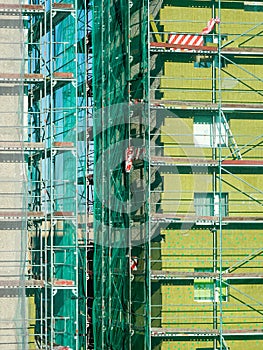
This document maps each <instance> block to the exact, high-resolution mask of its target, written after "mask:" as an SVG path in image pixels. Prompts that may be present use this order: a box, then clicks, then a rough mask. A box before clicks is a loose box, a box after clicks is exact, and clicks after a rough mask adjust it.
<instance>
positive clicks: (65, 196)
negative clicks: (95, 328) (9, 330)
mask: <svg viewBox="0 0 263 350" xmlns="http://www.w3.org/2000/svg"><path fill="white" fill-rule="evenodd" d="M0 12H1V15H6V16H10V17H12V16H13V17H14V16H18V17H19V19H20V23H21V24H22V25H21V27H20V31H21V33H22V34H21V40H20V42H19V45H20V47H21V48H22V50H21V51H22V56H23V58H22V59H21V62H22V63H21V67H20V69H19V70H18V71H17V73H13V72H12V73H9V72H8V73H6V72H5V73H1V74H0V81H1V83H3V84H17V83H19V84H20V85H21V88H20V91H19V98H20V104H19V105H20V106H23V109H22V110H21V111H19V113H20V114H19V115H20V119H21V120H20V124H18V123H17V124H16V126H15V127H16V128H17V129H18V131H19V135H20V138H19V139H17V140H16V139H11V141H12V142H11V141H9V142H1V151H3V152H9V153H10V154H12V155H13V156H15V154H16V153H18V152H20V153H21V156H20V158H21V162H22V163H23V165H24V177H23V178H22V180H23V181H22V180H21V176H20V182H22V185H23V192H22V193H21V198H22V201H24V203H22V204H23V205H21V206H20V207H19V208H18V206H15V207H14V208H11V207H9V208H8V210H5V211H4V210H1V216H2V217H3V218H4V220H7V221H8V222H13V223H14V224H15V223H16V222H20V224H19V226H20V228H19V232H21V234H20V233H19V242H20V244H21V246H22V248H20V247H19V246H17V250H18V251H19V252H20V254H21V259H20V260H17V261H16V263H17V264H18V266H19V273H17V274H16V276H15V278H16V279H14V278H11V279H10V278H8V279H7V280H6V281H4V287H5V288H6V290H10V289H13V290H18V291H20V290H22V291H23V298H22V301H21V302H20V303H19V304H18V305H19V307H23V311H22V312H20V319H21V320H22V321H21V322H23V327H17V329H16V330H15V331H14V333H15V334H14V338H15V340H14V342H13V343H12V345H9V347H7V346H8V345H7V343H8V341H6V344H5V349H9V348H10V349H23V350H24V349H50V350H56V349H62V348H63V349H68V350H69V349H74V350H77V349H86V348H87V338H86V335H87V334H86V333H87V293H88V291H87V269H88V266H87V255H88V249H89V247H90V231H89V229H88V225H87V222H88V221H89V213H88V212H87V206H88V191H87V186H86V185H87V82H86V76H87V72H86V63H87V45H86V33H87V11H86V2H85V1H75V0H72V1H59V2H54V1H29V2H17V3H12V4H9V3H5V4H0ZM13 44H14V43H13V42H12V39H11V44H10V42H9V45H13ZM9 60H10V61H11V60H12V57H9ZM21 108H22V107H21ZM11 127H12V126H10V127H9V129H10V128H11ZM9 129H7V130H8V132H10V131H9ZM10 130H11V129H10ZM11 133H12V132H11ZM17 181H18V182H19V176H18V180H17ZM9 187H10V185H9ZM21 188H22V187H21ZM10 194H11V193H10ZM11 195H13V196H15V194H11ZM15 198H16V197H15ZM19 201H20V199H19ZM19 242H18V244H19ZM4 259H5V258H4ZM2 284H3V283H1V286H2ZM19 293H20V292H19ZM7 294H8V293H7ZM21 303H23V306H20V304H21ZM25 310H28V311H25ZM17 322H20V321H19V319H18V321H17ZM18 332H20V333H21V334H20V337H21V339H22V342H21V341H19V340H18V336H17V335H16V333H18ZM7 337H8V336H7Z"/></svg>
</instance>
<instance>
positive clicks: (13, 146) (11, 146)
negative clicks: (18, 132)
mask: <svg viewBox="0 0 263 350" xmlns="http://www.w3.org/2000/svg"><path fill="white" fill-rule="evenodd" d="M43 149H44V143H42V142H23V141H17V142H16V141H14V142H5V141H1V142H0V151H3V150H4V151H13V150H26V151H34V150H43Z"/></svg>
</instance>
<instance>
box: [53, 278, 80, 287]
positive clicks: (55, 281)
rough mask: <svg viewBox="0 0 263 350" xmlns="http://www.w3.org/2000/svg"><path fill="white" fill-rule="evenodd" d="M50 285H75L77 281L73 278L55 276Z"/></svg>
mask: <svg viewBox="0 0 263 350" xmlns="http://www.w3.org/2000/svg"><path fill="white" fill-rule="evenodd" d="M49 285H50V286H53V287H74V286H75V282H74V281H72V280H65V279H56V278H54V279H53V280H52V281H50V282H49Z"/></svg>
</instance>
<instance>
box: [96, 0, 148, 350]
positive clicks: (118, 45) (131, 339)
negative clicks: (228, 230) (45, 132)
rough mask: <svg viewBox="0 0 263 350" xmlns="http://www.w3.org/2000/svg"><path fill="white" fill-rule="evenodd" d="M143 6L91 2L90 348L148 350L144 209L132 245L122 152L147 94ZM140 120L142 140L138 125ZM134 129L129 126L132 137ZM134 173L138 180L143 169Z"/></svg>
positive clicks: (128, 185) (120, 1) (129, 196)
mask: <svg viewBox="0 0 263 350" xmlns="http://www.w3.org/2000/svg"><path fill="white" fill-rule="evenodd" d="M146 8H147V6H146V2H142V3H140V4H136V5H135V4H133V6H131V3H128V2H127V1H124V0H118V1H112V0H107V1H99V0H95V1H94V2H93V15H92V16H93V17H92V21H93V29H92V34H93V38H92V43H93V46H92V51H93V104H94V112H93V123H94V162H95V164H94V244H95V252H94V303H93V330H94V342H95V349H98V350H99V349H116V350H120V349H129V348H131V347H134V346H135V347H137V346H139V348H140V349H146V348H147V349H148V347H147V346H148V343H147V342H148V340H147V338H148V329H147V327H148V315H149V301H148V292H147V286H148V275H147V271H148V267H147V266H146V264H145V263H144V261H146V260H147V259H146V258H145V257H146V255H147V254H148V249H147V242H146V240H147V232H146V231H147V230H146V227H147V225H146V220H147V215H146V211H147V209H146V207H147V205H146V204H145V202H144V203H143V204H142V208H141V210H142V211H143V214H142V215H141V217H142V223H141V227H143V228H144V232H143V233H142V235H143V239H142V241H141V242H140V244H138V246H137V247H136V248H134V247H133V243H132V232H133V227H134V225H137V226H138V227H139V226H140V224H139V223H138V222H137V223H136V224H134V225H133V223H135V213H133V209H132V207H133V205H134V204H133V202H132V193H131V185H132V175H131V174H129V173H128V172H125V151H126V149H127V147H128V146H129V142H130V140H131V138H134V136H133V131H132V126H131V116H132V115H133V110H132V104H133V102H132V100H135V99H140V100H146V95H147V93H146V91H147V54H146V50H147V45H146V38H147V35H146V34H147V12H146ZM145 109H147V108H145ZM142 110H143V108H142ZM141 114H142V112H141ZM140 117H141V119H140V120H141V124H144V125H143V126H142V129H143V130H144V131H143V132H142V134H143V136H142V139H143V140H144V143H145V142H146V141H145V140H146V128H145V120H144V121H143V122H142V118H143V117H142V115H141V116H140ZM140 126H141V125H140ZM140 126H139V125H138V122H137V125H136V127H135V128H134V130H135V133H138V130H139V129H140ZM135 137H136V136H135ZM141 144H142V141H141ZM140 172H141V173H142V174H144V177H143V181H145V183H146V182H147V166H146V165H145V167H144V168H141V169H140ZM145 174H146V175H145ZM141 176H143V175H141ZM136 214H137V212H136ZM141 231H143V230H142V229H141ZM135 251H136V254H137V255H139V256H140V259H141V261H142V266H143V267H142V277H141V278H140V279H137V280H134V281H132V274H131V268H130V264H131V256H132V255H133V253H134V252H135ZM133 301H134V304H133Z"/></svg>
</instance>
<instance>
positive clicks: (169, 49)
mask: <svg viewBox="0 0 263 350" xmlns="http://www.w3.org/2000/svg"><path fill="white" fill-rule="evenodd" d="M150 49H151V51H152V52H165V53H185V54H187V53H191V54H195V53H196V54H200V53H206V54H210V55H212V54H213V55H215V54H218V52H219V50H218V47H217V46H204V45H200V46H196V45H181V44H170V43H164V42H161V43H157V42H151V43H150ZM220 52H221V54H223V55H235V56H237V55H240V56H262V55H263V48H260V47H249V48H248V47H222V48H221V50H220Z"/></svg>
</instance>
